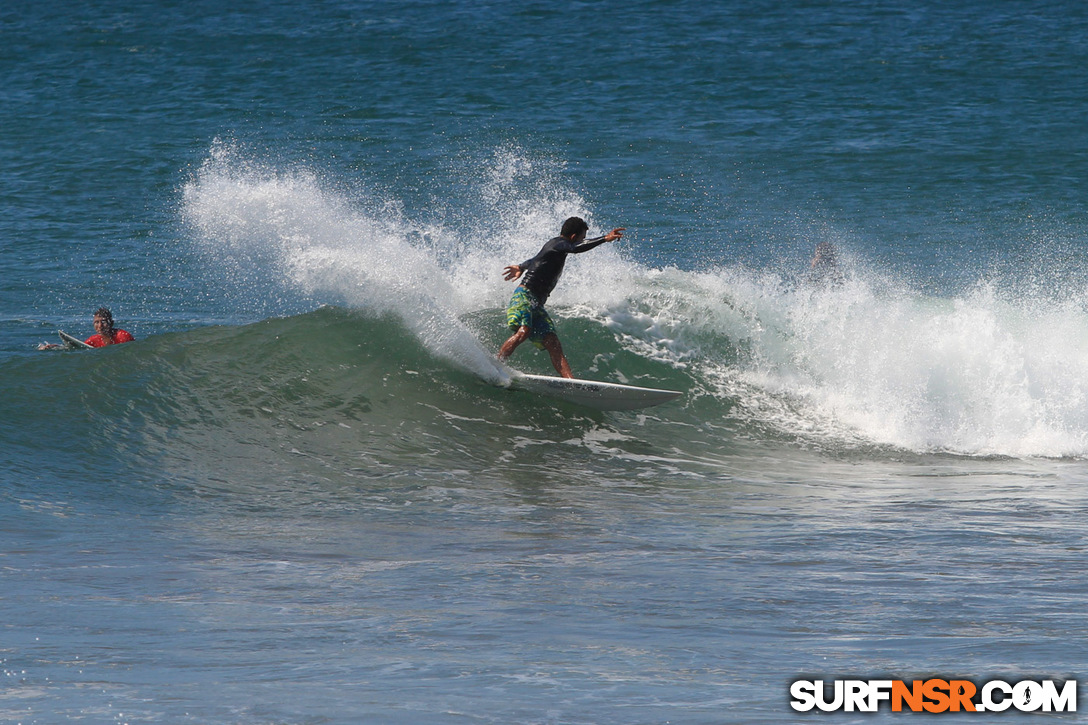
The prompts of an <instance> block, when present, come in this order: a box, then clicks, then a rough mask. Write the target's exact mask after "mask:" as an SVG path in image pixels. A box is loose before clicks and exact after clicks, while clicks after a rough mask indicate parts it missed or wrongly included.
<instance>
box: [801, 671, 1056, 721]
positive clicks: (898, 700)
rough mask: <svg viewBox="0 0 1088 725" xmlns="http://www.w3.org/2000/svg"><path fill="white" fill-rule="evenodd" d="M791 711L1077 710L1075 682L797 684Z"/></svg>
mask: <svg viewBox="0 0 1088 725" xmlns="http://www.w3.org/2000/svg"><path fill="white" fill-rule="evenodd" d="M790 697H791V700H790V707H792V708H793V709H794V710H797V711H798V712H809V711H811V710H814V709H815V710H820V711H822V712H835V711H843V712H877V711H878V710H879V709H880V707H881V705H882V704H884V703H887V705H888V706H889V707H890V708H891V711H892V712H904V711H907V712H931V713H942V712H1004V711H1006V710H1009V709H1012V710H1015V711H1019V712H1076V711H1077V681H1076V680H1064V681H1062V680H1039V681H1036V680H1021V681H1020V682H1014V683H1009V682H1005V681H1003V680H990V681H989V682H986V683H983V684H982V685H981V686H979V685H976V684H975V683H973V682H971V681H970V680H941V679H929V680H912V681H910V682H906V681H904V680H834V681H833V682H831V683H825V682H824V680H797V681H795V682H793V683H792V684H791V685H790Z"/></svg>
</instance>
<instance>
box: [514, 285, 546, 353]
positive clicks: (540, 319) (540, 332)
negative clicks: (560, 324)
mask: <svg viewBox="0 0 1088 725" xmlns="http://www.w3.org/2000/svg"><path fill="white" fill-rule="evenodd" d="M506 324H507V325H508V326H509V327H510V330H511V332H517V331H518V328H520V327H528V328H529V341H530V342H532V343H533V344H534V345H536V346H537V347H538V348H540V349H541V350H543V349H544V338H545V337H547V336H548V335H553V334H555V324H554V323H553V322H552V318H551V315H549V314H548V311H547V310H545V309H544V308H543V307H542V306H541V305H540V303H538V302H537V300H536V297H534V296H533V293H532V292H530V291H529V290H527V289H525V288H524V287H518V288H517V289H516V290H514V296H513V297H511V298H510V306H509V307H507V308H506Z"/></svg>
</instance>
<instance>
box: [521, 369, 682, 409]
mask: <svg viewBox="0 0 1088 725" xmlns="http://www.w3.org/2000/svg"><path fill="white" fill-rule="evenodd" d="M510 387H511V388H514V389H516V390H528V391H530V392H533V393H543V394H544V395H550V396H552V397H555V398H560V399H562V400H566V401H568V402H571V403H577V404H579V405H585V406H588V407H591V408H597V409H598V410H637V409H639V408H648V407H650V406H651V405H660V404H661V403H667V402H668V401H670V400H675V399H676V398H679V397H680V396H681V395H683V393H681V392H679V391H676V390H659V389H657V388H640V387H637V386H635V385H620V384H619V383H602V382H598V381H596V380H578V379H570V378H557V377H552V376H550V375H524V374H522V375H517V376H515V377H514V378H513V379H512V380H511V381H510Z"/></svg>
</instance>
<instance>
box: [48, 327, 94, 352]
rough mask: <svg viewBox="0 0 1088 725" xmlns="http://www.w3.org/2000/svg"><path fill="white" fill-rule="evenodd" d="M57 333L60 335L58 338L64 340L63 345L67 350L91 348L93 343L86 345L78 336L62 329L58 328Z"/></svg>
mask: <svg viewBox="0 0 1088 725" xmlns="http://www.w3.org/2000/svg"><path fill="white" fill-rule="evenodd" d="M57 334H58V335H60V339H62V340H64V346H65V347H66V348H68V349H69V350H93V349H94V345H88V344H87V343H85V342H83V340H80V339H79V338H76V337H72V336H71V335H69V334H68V333H67V332H65V331H64V330H58V331H57Z"/></svg>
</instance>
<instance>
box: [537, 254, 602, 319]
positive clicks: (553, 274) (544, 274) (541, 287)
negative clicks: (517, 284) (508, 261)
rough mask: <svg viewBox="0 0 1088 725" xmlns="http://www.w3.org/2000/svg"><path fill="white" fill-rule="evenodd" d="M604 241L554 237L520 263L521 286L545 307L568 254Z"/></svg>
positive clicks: (561, 272)
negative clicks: (529, 257) (534, 254)
mask: <svg viewBox="0 0 1088 725" xmlns="http://www.w3.org/2000/svg"><path fill="white" fill-rule="evenodd" d="M603 243H604V237H596V238H594V239H585V240H583V241H582V242H580V243H578V244H575V243H574V242H572V241H571V240H569V239H567V238H566V237H556V238H555V239H552V240H551V241H549V242H548V243H547V244H545V245H544V246H543V247H541V248H540V251H539V252H537V254H536V256H535V257H533V258H532V259H530V260H527V261H525V262H522V263H521V264H519V265H518V266H519V267H521V269H522V270H523V275H522V278H521V286H522V287H524V288H525V289H527V290H529V291H530V292H531V293H532V294H533V297H536V299H537V301H538V302H539V303H540V305H541V306H542V307H543V306H544V303H545V302H547V301H548V295H550V294H551V293H552V290H553V289H555V285H556V284H557V283H558V282H559V277H560V276H561V275H562V274H563V265H565V264H566V263H567V255H568V254H581V253H582V252H588V251H589V250H591V249H593V248H594V247H596V246H599V245H601V244H603Z"/></svg>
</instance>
